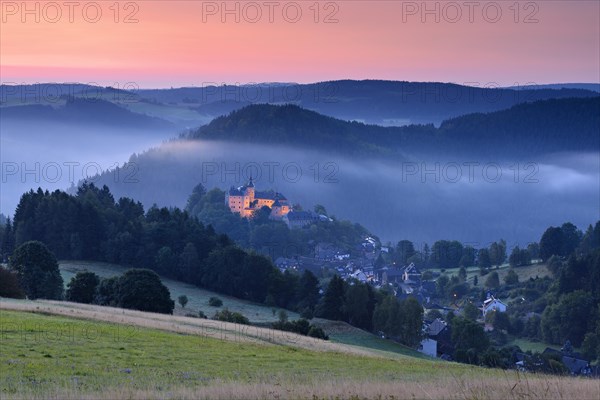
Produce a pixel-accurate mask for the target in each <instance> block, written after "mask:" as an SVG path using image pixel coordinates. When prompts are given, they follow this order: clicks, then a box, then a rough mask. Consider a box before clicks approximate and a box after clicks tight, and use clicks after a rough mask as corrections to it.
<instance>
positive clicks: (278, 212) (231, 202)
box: [225, 177, 290, 219]
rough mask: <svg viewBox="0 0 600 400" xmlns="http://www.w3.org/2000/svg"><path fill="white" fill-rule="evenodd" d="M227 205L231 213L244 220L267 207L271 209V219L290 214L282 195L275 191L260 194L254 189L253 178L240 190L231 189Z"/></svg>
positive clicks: (239, 188)
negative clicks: (238, 215)
mask: <svg viewBox="0 0 600 400" xmlns="http://www.w3.org/2000/svg"><path fill="white" fill-rule="evenodd" d="M225 203H226V204H227V205H228V206H229V209H230V210H231V212H234V213H238V214H240V215H241V216H242V217H243V218H248V217H251V216H252V215H253V214H254V212H255V211H257V210H260V209H261V208H262V207H264V206H267V207H269V208H270V209H271V218H274V219H280V218H283V217H284V216H285V215H287V214H288V213H289V212H290V206H289V204H288V200H287V199H286V198H285V196H284V195H282V194H281V193H277V192H274V191H268V192H258V191H256V190H255V189H254V181H253V180H252V177H250V180H249V181H248V183H247V184H246V185H244V186H240V187H238V188H235V187H233V186H232V187H231V189H229V192H227V196H226V197H225Z"/></svg>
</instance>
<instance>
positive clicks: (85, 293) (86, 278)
mask: <svg viewBox="0 0 600 400" xmlns="http://www.w3.org/2000/svg"><path fill="white" fill-rule="evenodd" d="M99 284H100V278H99V277H98V275H96V274H95V273H93V272H89V271H80V272H78V273H77V274H76V275H75V276H74V277H73V278H71V281H70V282H69V284H68V285H67V293H66V295H65V297H66V299H67V301H74V302H76V303H85V304H91V303H93V301H94V296H95V295H96V288H97V287H98V285H99Z"/></svg>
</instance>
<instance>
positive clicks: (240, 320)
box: [213, 308, 250, 325]
mask: <svg viewBox="0 0 600 400" xmlns="http://www.w3.org/2000/svg"><path fill="white" fill-rule="evenodd" d="M213 319H216V320H217V321H224V322H233V323H236V324H242V325H250V321H249V320H248V318H246V317H244V316H243V315H242V314H240V313H238V312H232V311H229V310H228V309H227V308H225V309H223V310H221V311H217V312H216V313H215V315H214V317H213Z"/></svg>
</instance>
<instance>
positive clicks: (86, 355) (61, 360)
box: [0, 299, 600, 400]
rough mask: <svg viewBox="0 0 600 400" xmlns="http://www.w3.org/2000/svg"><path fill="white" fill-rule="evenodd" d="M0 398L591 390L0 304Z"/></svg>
mask: <svg viewBox="0 0 600 400" xmlns="http://www.w3.org/2000/svg"><path fill="white" fill-rule="evenodd" d="M0 330H1V336H0V397H1V398H2V399H3V400H4V399H16V398H27V399H30V398H32V399H56V400H58V399H73V400H75V399H98V398H105V399H248V398H259V399H263V398H275V399H288V398H289V399H313V400H314V399H498V400H500V399H597V398H598V393H600V381H599V380H589V379H577V378H570V377H555V376H544V375H532V374H525V375H524V374H518V373H517V372H513V371H501V370H493V369H485V368H477V367H472V366H468V365H462V364H456V363H447V362H442V361H437V360H427V359H423V358H415V357H410V356H405V355H401V354H398V353H395V352H391V351H389V352H388V351H384V350H380V349H372V348H367V347H361V346H354V345H348V344H341V343H331V342H327V341H321V340H318V339H311V338H306V337H303V336H298V335H295V334H291V333H286V332H277V331H273V330H270V329H267V328H258V327H241V326H239V325H236V324H228V323H221V322H219V323H216V321H210V320H203V319H197V318H188V317H182V316H170V315H159V314H151V313H143V312H137V311H131V310H121V309H114V308H109V307H98V306H90V305H83V304H74V303H66V302H53V301H35V302H33V301H25V300H7V299H0Z"/></svg>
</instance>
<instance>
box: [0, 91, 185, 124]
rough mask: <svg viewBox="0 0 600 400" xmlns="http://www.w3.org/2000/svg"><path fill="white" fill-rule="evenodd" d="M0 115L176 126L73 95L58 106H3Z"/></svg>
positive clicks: (8, 118)
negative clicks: (73, 96)
mask: <svg viewBox="0 0 600 400" xmlns="http://www.w3.org/2000/svg"><path fill="white" fill-rule="evenodd" d="M0 114H1V115H2V119H3V120H5V121H11V120H15V121H21V122H28V123H33V122H40V123H44V122H56V123H61V124H85V125H88V126H89V125H100V126H114V127H119V128H136V129H149V128H151V129H159V130H165V131H173V130H174V129H175V126H174V125H173V124H171V123H170V122H168V121H166V120H164V119H160V118H155V117H150V116H147V115H144V114H139V113H135V112H131V111H129V110H127V109H126V108H124V107H121V106H120V105H118V104H115V103H113V102H110V101H106V100H102V99H93V100H88V99H84V98H71V99H68V100H67V101H66V102H65V104H64V105H61V106H58V107H54V106H50V105H44V104H27V105H17V106H10V107H2V108H1V109H0Z"/></svg>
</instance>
